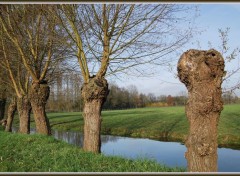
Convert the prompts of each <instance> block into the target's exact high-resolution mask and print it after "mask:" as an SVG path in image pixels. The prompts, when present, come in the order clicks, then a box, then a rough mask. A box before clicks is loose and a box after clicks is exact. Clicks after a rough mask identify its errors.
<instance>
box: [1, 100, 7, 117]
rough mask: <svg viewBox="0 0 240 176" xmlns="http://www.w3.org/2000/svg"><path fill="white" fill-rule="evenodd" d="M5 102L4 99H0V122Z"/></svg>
mask: <svg viewBox="0 0 240 176" xmlns="http://www.w3.org/2000/svg"><path fill="white" fill-rule="evenodd" d="M6 101H7V100H6V98H1V99H0V120H2V119H4V114H5V106H6Z"/></svg>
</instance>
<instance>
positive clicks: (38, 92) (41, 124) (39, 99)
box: [29, 82, 51, 135]
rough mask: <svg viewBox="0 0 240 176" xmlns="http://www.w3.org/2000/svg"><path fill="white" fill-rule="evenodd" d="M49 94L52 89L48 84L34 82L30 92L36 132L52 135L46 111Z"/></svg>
mask: <svg viewBox="0 0 240 176" xmlns="http://www.w3.org/2000/svg"><path fill="white" fill-rule="evenodd" d="M49 93H50V88H49V86H48V84H47V83H46V82H42V83H35V82H34V83H33V84H32V86H31V88H30V91H29V98H30V102H31V105H32V111H33V115H34V120H35V124H36V131H37V133H39V134H45V135H51V128H50V123H49V120H48V118H47V115H46V111H45V106H46V103H47V100H48V97H49Z"/></svg>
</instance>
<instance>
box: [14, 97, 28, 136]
mask: <svg viewBox="0 0 240 176" xmlns="http://www.w3.org/2000/svg"><path fill="white" fill-rule="evenodd" d="M17 109H18V115H19V131H18V132H19V133H24V134H29V133H30V113H31V104H30V102H29V99H28V97H27V96H26V95H24V96H22V97H21V98H20V97H18V98H17Z"/></svg>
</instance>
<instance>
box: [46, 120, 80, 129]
mask: <svg viewBox="0 0 240 176" xmlns="http://www.w3.org/2000/svg"><path fill="white" fill-rule="evenodd" d="M81 121H83V120H82V119H76V120H71V121H64V122H58V123H53V124H51V125H50V126H51V127H53V126H56V125H62V124H70V123H73V122H79V124H80V122H81Z"/></svg>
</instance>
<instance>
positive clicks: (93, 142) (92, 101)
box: [82, 77, 109, 153]
mask: <svg viewBox="0 0 240 176" xmlns="http://www.w3.org/2000/svg"><path fill="white" fill-rule="evenodd" d="M108 92H109V90H108V83H107V80H106V79H104V78H98V77H93V78H90V81H89V83H87V84H86V83H85V84H84V85H83V88H82V97H83V100H84V108H83V117H84V141H83V149H84V150H85V151H90V152H94V153H100V149H101V137H100V132H101V121H102V119H101V111H102V105H103V103H104V102H105V101H106V98H107V95H108Z"/></svg>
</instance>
